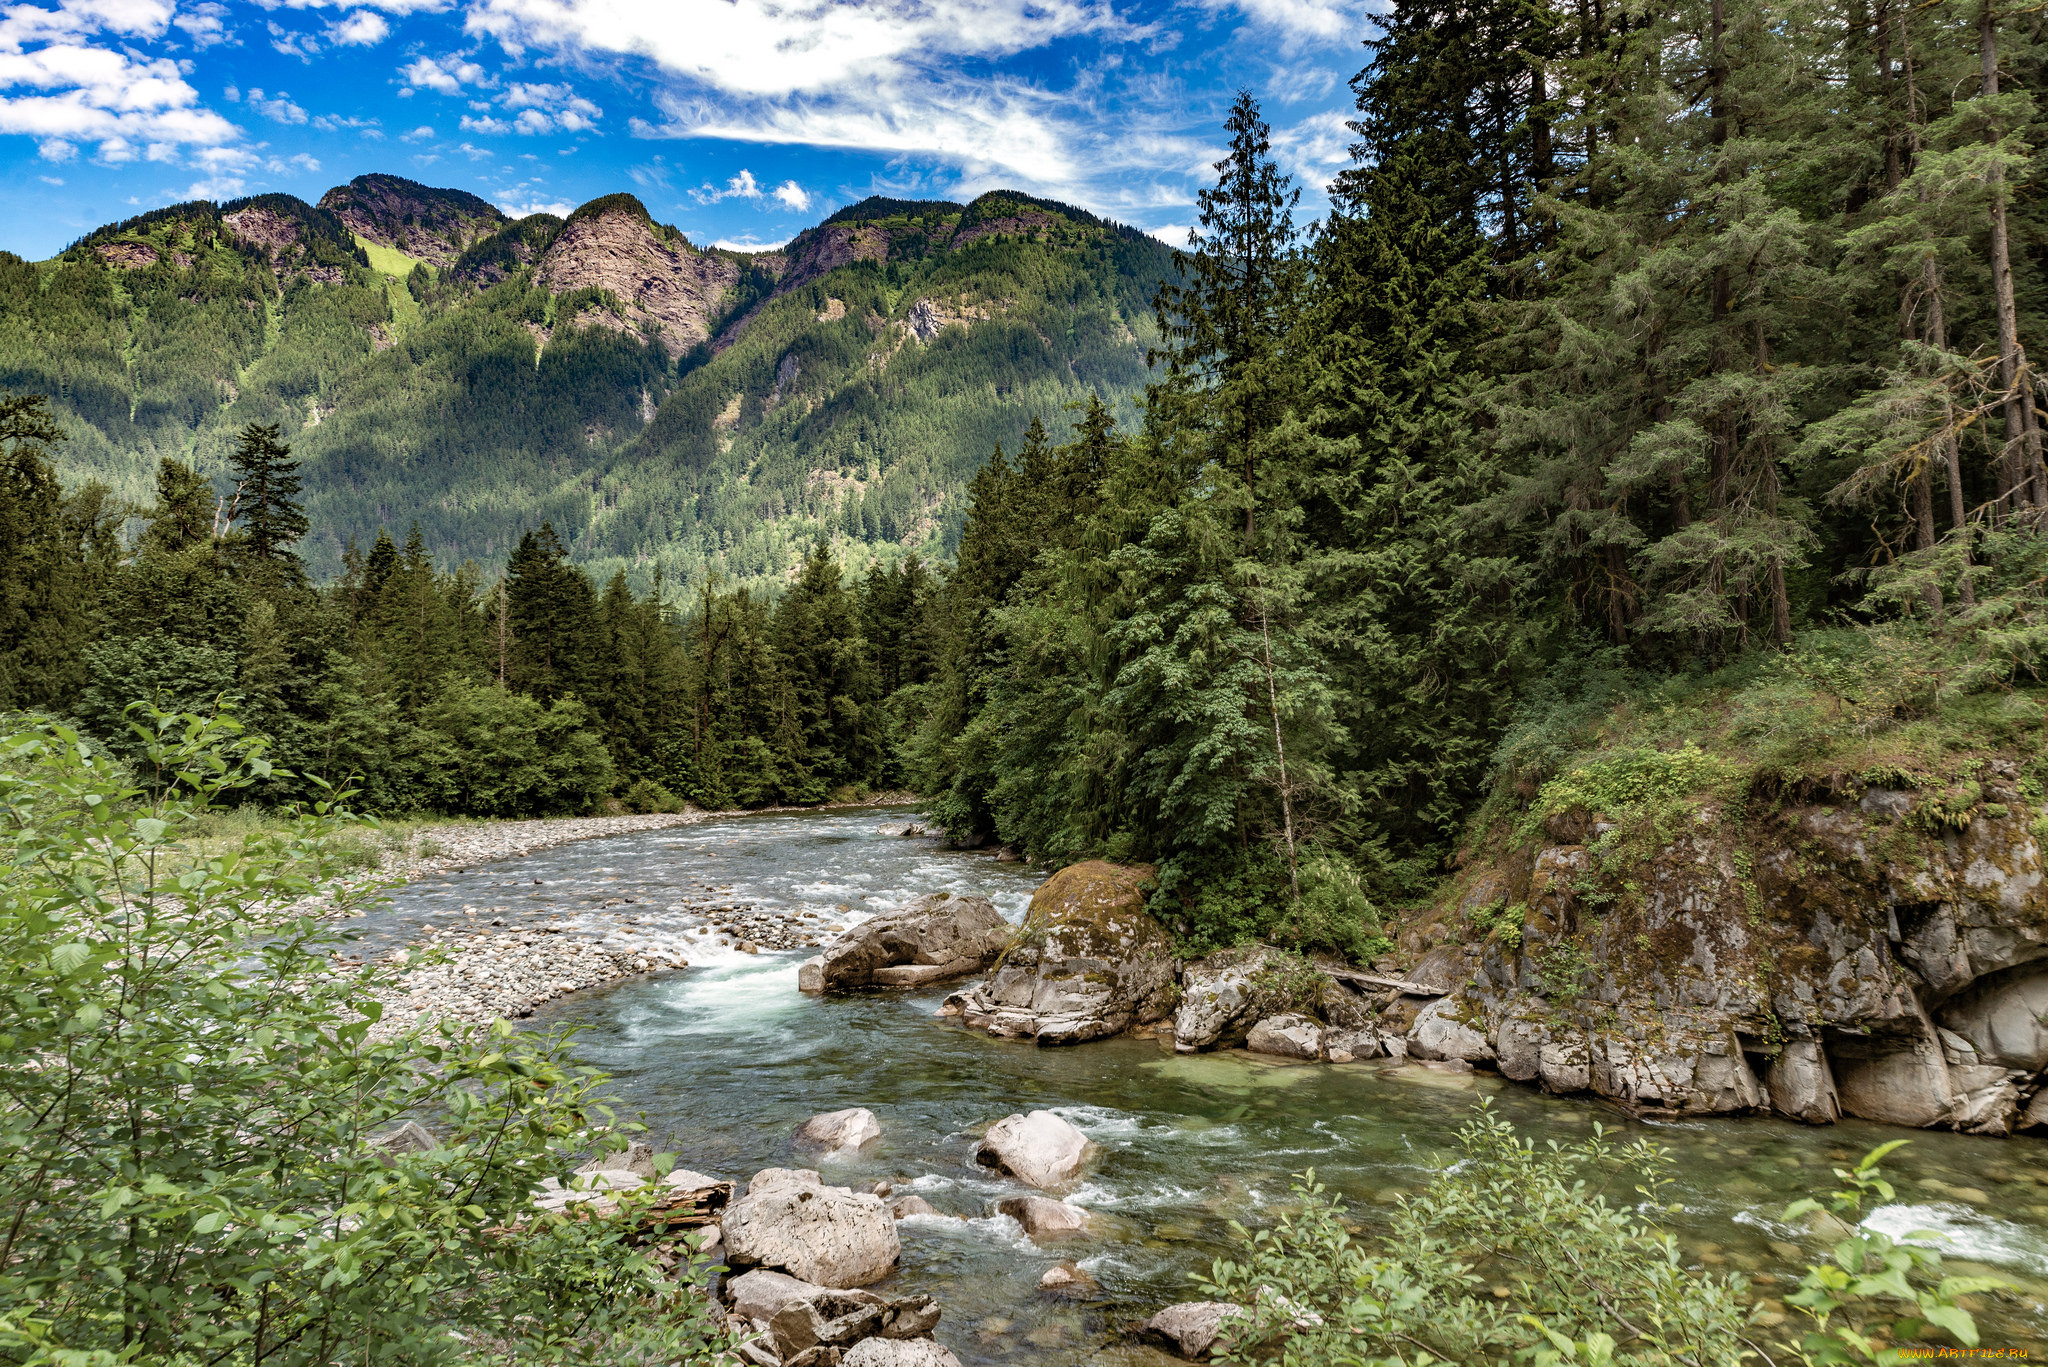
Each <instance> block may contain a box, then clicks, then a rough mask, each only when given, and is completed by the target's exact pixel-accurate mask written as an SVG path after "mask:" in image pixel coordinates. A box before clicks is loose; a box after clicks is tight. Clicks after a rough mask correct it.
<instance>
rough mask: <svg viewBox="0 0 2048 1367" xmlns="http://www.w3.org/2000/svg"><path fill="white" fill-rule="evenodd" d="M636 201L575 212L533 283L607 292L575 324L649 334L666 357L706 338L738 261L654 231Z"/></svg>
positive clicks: (553, 288) (550, 287)
mask: <svg viewBox="0 0 2048 1367" xmlns="http://www.w3.org/2000/svg"><path fill="white" fill-rule="evenodd" d="M620 198H621V199H624V197H623V196H621V197H620ZM637 207H638V206H637V205H632V204H624V203H622V204H616V205H608V206H606V207H603V208H600V209H597V210H596V211H595V212H586V211H579V212H578V214H577V216H576V217H574V218H572V219H570V220H569V222H568V223H567V224H566V225H565V226H564V227H563V229H562V231H561V232H560V233H558V234H557V235H556V236H555V238H554V240H553V241H552V242H550V243H549V244H548V247H547V250H546V251H545V252H544V253H542V255H541V258H540V266H539V268H538V270H537V271H536V272H535V274H534V281H535V283H536V284H538V285H540V286H541V287H542V288H543V289H546V290H550V291H552V292H553V293H556V294H566V293H568V292H570V291H572V290H580V289H600V290H604V291H606V292H607V293H609V294H610V295H611V296H612V297H613V298H614V299H616V300H617V301H618V302H617V306H616V307H603V306H593V307H591V308H588V309H585V310H584V311H583V313H582V314H580V315H579V316H578V318H577V319H576V320H575V321H576V322H577V323H579V324H581V325H583V326H591V325H597V326H605V327H614V328H617V329H618V330H620V331H622V332H642V331H646V332H652V333H654V334H656V335H658V336H659V337H660V338H661V340H662V342H663V343H664V344H665V345H666V346H667V347H668V351H669V355H670V356H672V357H673V356H681V355H682V354H683V353H685V352H687V351H689V350H690V349H691V348H692V347H695V346H696V345H698V344H699V343H700V342H703V341H705V340H706V339H707V338H709V337H710V335H711V325H712V324H713V323H714V322H715V321H716V320H717V318H718V316H719V314H720V312H721V309H722V307H723V306H724V303H725V298H726V295H727V293H728V291H730V290H731V289H732V288H733V286H734V285H735V284H737V283H738V281H739V275H740V271H739V267H738V266H737V265H736V264H734V263H733V262H732V261H730V260H728V259H727V258H725V257H723V256H718V255H715V254H710V253H704V252H699V251H697V250H696V249H695V248H693V247H692V246H691V245H690V244H689V243H688V242H687V241H685V240H684V239H683V238H682V237H681V236H680V235H674V234H667V233H662V232H658V231H657V230H656V229H655V228H654V226H653V224H652V223H651V222H649V220H648V218H647V216H646V213H645V211H644V210H642V211H638V212H636V209H637Z"/></svg>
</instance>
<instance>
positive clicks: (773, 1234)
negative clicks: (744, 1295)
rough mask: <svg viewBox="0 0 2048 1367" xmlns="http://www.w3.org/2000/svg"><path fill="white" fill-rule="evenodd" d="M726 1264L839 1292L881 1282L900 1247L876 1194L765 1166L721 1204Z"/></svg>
mask: <svg viewBox="0 0 2048 1367" xmlns="http://www.w3.org/2000/svg"><path fill="white" fill-rule="evenodd" d="M723 1228H724V1231H725V1246H726V1261H727V1262H728V1263H730V1264H731V1265H732V1266H734V1267H766V1268H773V1269H777V1270H780V1271H783V1272H787V1273H788V1274H790V1275H791V1276H793V1277H797V1278H799V1279H801V1280H803V1281H807V1282H812V1283H815V1284H816V1285H818V1286H824V1287H830V1288H833V1289H837V1290H843V1289H845V1288H848V1287H855V1286H866V1285H867V1284H868V1283H870V1282H875V1281H880V1280H881V1279H882V1278H883V1277H885V1276H887V1275H888V1274H889V1269H891V1268H892V1267H894V1266H895V1265H896V1259H897V1258H898V1256H900V1254H901V1253H902V1246H901V1244H899V1243H898V1242H897V1239H896V1222H895V1220H894V1219H893V1218H891V1216H890V1214H889V1208H888V1207H887V1206H886V1205H884V1204H883V1203H882V1198H881V1197H879V1196H873V1195H869V1194H867V1193H855V1192H853V1191H849V1190H848V1189H847V1188H845V1187H828V1186H825V1185H823V1184H822V1183H821V1182H820V1181H819V1180H818V1174H817V1173H815V1172H812V1171H810V1170H809V1169H789V1168H768V1169H765V1170H763V1171H762V1172H759V1173H756V1174H755V1175H754V1180H753V1181H752V1182H750V1183H748V1184H747V1194H746V1195H745V1196H742V1197H741V1198H740V1199H739V1200H737V1201H734V1202H733V1203H732V1205H731V1206H730V1207H728V1208H727V1209H726V1212H725V1219H724V1221H723Z"/></svg>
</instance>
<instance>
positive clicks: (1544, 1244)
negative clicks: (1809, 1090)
mask: <svg viewBox="0 0 2048 1367" xmlns="http://www.w3.org/2000/svg"><path fill="white" fill-rule="evenodd" d="M1459 1139H1460V1141H1461V1146H1462V1148H1463V1150H1464V1152H1463V1155H1462V1160H1461V1161H1460V1162H1458V1163H1456V1164H1453V1165H1451V1166H1449V1167H1446V1168H1445V1169H1443V1170H1442V1171H1440V1172H1439V1173H1438V1174H1437V1175H1436V1177H1435V1178H1434V1180H1432V1181H1431V1183H1430V1184H1429V1186H1428V1188H1427V1189H1426V1190H1424V1192H1423V1193H1422V1194H1421V1195H1420V1196H1417V1197H1415V1198H1414V1199H1412V1200H1409V1199H1403V1200H1402V1201H1401V1202H1400V1203H1399V1206H1398V1208H1397V1212H1396V1215H1395V1218H1394V1221H1393V1226H1392V1228H1391V1229H1390V1230H1389V1231H1388V1233H1387V1237H1386V1239H1385V1240H1384V1242H1383V1244H1382V1246H1381V1248H1380V1249H1378V1250H1375V1249H1373V1248H1371V1247H1368V1246H1367V1245H1365V1244H1363V1243H1361V1242H1359V1241H1358V1239H1357V1238H1356V1237H1355V1233H1354V1231H1355V1230H1356V1229H1357V1225H1355V1224H1354V1223H1352V1222H1350V1220H1349V1218H1348V1214H1347V1212H1346V1211H1345V1209H1344V1208H1343V1207H1342V1206H1341V1205H1340V1204H1338V1203H1337V1202H1336V1201H1335V1200H1334V1199H1333V1198H1331V1197H1330V1196H1329V1194H1328V1193H1327V1192H1325V1191H1324V1189H1323V1187H1322V1186H1321V1185H1320V1184H1318V1183H1317V1182H1316V1180H1315V1174H1314V1173H1313V1172H1308V1173H1305V1174H1302V1175H1301V1176H1300V1177H1298V1178H1297V1179H1296V1182H1295V1186H1294V1194H1295V1197H1296V1203H1297V1209H1296V1210H1295V1211H1294V1212H1293V1213H1289V1214H1286V1215H1283V1216H1282V1217H1281V1218H1280V1219H1279V1221H1278V1222H1277V1223H1276V1225H1275V1226H1274V1227H1273V1228H1272V1229H1267V1230H1261V1231H1258V1232H1257V1233H1249V1232H1247V1231H1245V1230H1244V1229H1243V1228H1242V1227H1234V1228H1236V1230H1237V1235H1238V1239H1239V1246H1240V1251H1239V1252H1238V1254H1237V1255H1236V1256H1235V1257H1232V1258H1221V1259H1218V1260H1216V1262H1215V1263H1214V1264H1213V1265H1212V1267H1211V1269H1210V1272H1209V1275H1208V1276H1207V1277H1198V1278H1197V1279H1196V1280H1197V1283H1198V1285H1200V1287H1201V1289H1202V1291H1203V1293H1204V1294H1205V1295H1207V1296H1209V1297H1212V1298H1214V1299H1216V1300H1221V1301H1228V1302H1232V1303H1234V1304H1236V1305H1238V1306H1241V1307H1243V1308H1242V1310H1241V1312H1240V1313H1238V1314H1236V1315H1232V1316H1230V1317H1228V1318H1226V1319H1225V1321H1224V1328H1225V1334H1224V1339H1223V1342H1222V1344H1221V1346H1220V1349H1219V1351H1220V1352H1221V1353H1222V1355H1223V1356H1224V1358H1225V1359H1226V1360H1227V1361H1230V1362H1233V1363H1243V1364H1247V1365H1249V1364H1252V1363H1261V1364H1271V1363H1277V1364H1280V1367H1427V1365H1428V1364H1432V1363H1452V1362H1455V1363H1478V1362H1489V1363H1492V1362H1499V1363H1506V1362H1526V1363H1532V1364H1534V1367H1560V1364H1566V1363H1584V1364H1605V1365H1608V1367H1615V1365H1618V1364H1623V1363H1627V1364H1632V1365H1634V1367H1680V1364H1684V1365H1685V1367H1737V1364H1741V1363H1751V1362H1795V1361H1796V1362H1800V1363H1803V1364H1805V1365H1806V1367H1821V1364H1843V1363H1863V1364H1870V1365H1871V1367H1880V1365H1881V1364H1887V1363H1897V1362H1900V1361H1903V1360H1904V1358H1903V1357H1902V1355H1901V1354H1900V1352H1899V1350H1898V1349H1896V1348H1894V1347H1891V1346H1889V1345H1891V1344H1899V1343H1906V1342H1909V1341H1911V1340H1913V1339H1915V1338H1925V1337H1927V1336H1928V1335H1929V1334H1930V1333H1938V1334H1946V1335H1948V1336H1950V1337H1952V1338H1953V1339H1954V1340H1955V1341H1956V1342H1958V1343H1960V1344H1962V1345H1963V1346H1964V1347H1974V1346H1975V1345H1976V1343H1977V1327H1976V1323H1975V1321H1974V1320H1973V1318H1972V1317H1971V1315H1970V1313H1969V1311H1968V1310H1967V1309H1965V1308H1964V1307H1963V1306H1962V1305H1960V1304H1958V1298H1959V1297H1962V1296H1965V1295H1968V1294H1971V1293H1973V1292H1980V1291H1988V1290H1993V1289H1997V1288H2008V1287H2010V1283H2008V1282H2006V1281H2004V1280H2003V1279H2001V1278H1997V1277H1948V1278H1944V1279H1942V1280H1941V1281H1939V1282H1938V1283H1936V1284H1933V1285H1929V1281H1930V1279H1931V1278H1932V1277H1933V1276H1935V1275H1937V1274H1938V1273H1939V1270H1940V1258H1939V1256H1938V1255H1937V1254H1935V1253H1933V1252H1931V1251H1930V1250H1928V1249H1926V1248H1923V1247H1913V1246H1908V1245H1902V1244H1898V1243H1895V1242H1893V1241H1892V1240H1891V1239H1889V1238H1887V1237H1886V1236H1885V1235H1883V1234H1880V1233H1877V1232H1875V1231H1868V1230H1862V1229H1856V1230H1852V1231H1850V1232H1849V1234H1848V1235H1847V1237H1845V1238H1844V1239H1843V1240H1841V1241H1840V1242H1839V1243H1838V1244H1837V1245H1836V1247H1835V1248H1834V1250H1833V1252H1832V1255H1831V1257H1830V1259H1829V1260H1828V1261H1827V1262H1824V1263H1820V1264H1818V1265H1815V1266H1812V1267H1809V1268H1808V1269H1807V1273H1806V1277H1805V1280H1804V1281H1802V1282H1801V1284H1800V1288H1799V1290H1798V1292H1796V1293H1795V1294H1793V1295H1791V1296H1788V1297H1787V1298H1786V1300H1787V1303H1789V1304H1791V1305H1794V1306H1797V1307H1798V1308H1800V1309H1801V1310H1802V1311H1804V1312H1805V1313H1806V1314H1807V1315H1808V1316H1809V1317H1810V1320H1811V1322H1812V1324H1813V1326H1814V1328H1813V1332H1811V1333H1809V1334H1807V1335H1806V1336H1805V1337H1804V1340H1803V1342H1802V1343H1800V1344H1798V1345H1792V1344H1773V1345H1764V1344H1760V1343H1758V1342H1757V1341H1756V1340H1757V1339H1758V1338H1759V1337H1760V1336H1761V1331H1760V1330H1759V1329H1757V1328H1754V1327H1752V1326H1751V1324H1750V1318H1751V1310H1750V1304H1749V1287H1748V1284H1747V1282H1746V1281H1745V1280H1744V1279H1743V1278H1742V1277H1741V1276H1740V1275H1729V1276H1715V1275H1708V1274H1702V1273H1695V1272H1692V1271H1690V1270H1688V1269H1687V1268H1686V1266H1685V1263H1684V1260H1683V1258H1682V1256H1681V1254H1680V1252H1679V1249H1678V1246H1677V1244H1676V1242H1675V1241H1674V1240H1673V1239H1672V1237H1671V1236H1670V1234H1668V1233H1666V1232H1664V1231H1662V1230H1659V1229H1658V1228H1656V1226H1655V1224H1654V1223H1653V1221H1654V1219H1655V1217H1656V1216H1657V1215H1658V1214H1660V1213H1663V1212H1665V1211H1676V1210H1677V1209H1678V1207H1676V1206H1668V1205H1666V1204H1665V1200H1664V1197H1663V1196H1662V1194H1661V1193H1662V1190H1663V1188H1664V1186H1665V1184H1666V1182H1667V1180H1668V1178H1667V1176H1666V1174H1667V1173H1668V1172H1669V1170H1670V1163H1671V1159H1670V1153H1669V1151H1668V1150H1666V1149H1663V1148H1661V1147H1658V1146H1656V1145H1653V1144H1650V1143H1648V1142H1647V1141H1637V1142H1635V1143H1632V1144H1628V1145H1625V1146H1620V1147H1617V1146H1615V1145H1613V1144H1611V1143H1609V1142H1608V1140H1607V1137H1606V1135H1605V1133H1604V1132H1603V1131H1602V1130H1601V1129H1600V1127H1599V1126H1598V1125H1596V1126H1594V1130H1593V1135H1592V1137H1591V1138H1590V1139H1587V1140H1585V1141H1583V1142H1581V1143H1578V1144H1572V1145H1559V1144H1557V1143H1555V1142H1552V1143H1550V1144H1548V1145H1546V1146H1544V1147H1542V1148H1538V1147H1537V1146H1536V1145H1535V1144H1534V1143H1532V1142H1530V1141H1528V1140H1525V1139H1521V1138H1519V1137H1518V1136H1517V1135H1516V1134H1515V1132H1514V1129H1513V1127H1512V1126H1510V1125H1509V1124H1508V1122H1507V1121H1505V1120H1503V1119H1502V1118H1501V1117H1500V1116H1498V1115H1496V1114H1495V1113H1494V1112H1493V1110H1492V1109H1491V1107H1490V1106H1488V1105H1487V1104H1486V1103H1484V1102H1482V1103H1481V1104H1480V1105H1479V1107H1478V1108H1477V1109H1476V1110H1475V1113H1474V1115H1473V1117H1472V1119H1471V1120H1470V1121H1468V1122H1467V1124H1466V1125H1465V1127H1464V1128H1463V1130H1462V1131H1461V1132H1460V1134H1459ZM1900 1142H1904V1141H1900ZM1897 1147H1898V1143H1892V1144H1887V1145H1884V1146H1883V1147H1881V1148H1879V1149H1877V1150H1875V1151H1873V1152H1872V1153H1871V1154H1870V1155H1869V1156H1868V1157H1866V1158H1865V1159H1864V1160H1863V1162H1862V1163H1861V1164H1860V1165H1859V1166H1858V1167H1856V1168H1855V1169H1853V1170H1848V1169H1841V1168H1838V1169H1836V1170H1835V1173H1836V1176H1837V1177H1839V1178H1841V1179H1842V1180H1843V1181H1844V1183H1845V1184H1846V1185H1845V1187H1844V1189H1843V1190H1841V1191H1838V1192H1836V1193H1834V1195H1833V1196H1832V1197H1831V1198H1830V1201H1831V1204H1832V1205H1833V1207H1834V1209H1835V1210H1836V1211H1837V1212H1842V1213H1847V1212H1851V1211H1854V1210H1855V1209H1856V1208H1857V1207H1858V1204H1859V1202H1860V1201H1861V1200H1862V1198H1863V1197H1865V1196H1866V1195H1876V1196H1879V1197H1881V1198H1882V1199H1884V1200H1890V1199H1892V1190H1891V1188H1890V1186H1889V1185H1888V1184H1886V1183H1885V1182H1884V1180H1883V1178H1882V1176H1881V1175H1880V1174H1879V1171H1878V1166H1877V1165H1878V1161H1879V1160H1880V1159H1882V1158H1883V1157H1884V1155H1885V1154H1887V1153H1889V1152H1890V1151H1891V1150H1893V1149H1895V1148H1897ZM1624 1186H1626V1188H1627V1191H1626V1194H1623V1190H1622V1189H1623V1187H1624ZM1609 1193H1613V1194H1615V1195H1616V1196H1617V1197H1618V1203H1610V1201H1609V1199H1608V1196H1609ZM1819 1208H1820V1203H1819V1202H1817V1201H1801V1202H1798V1203H1796V1204H1795V1205H1793V1206H1792V1208H1791V1209H1790V1210H1788V1211H1787V1212H1786V1214H1785V1218H1786V1219H1788V1220H1793V1219H1798V1218H1800V1217H1802V1216H1804V1215H1806V1214H1809V1213H1811V1212H1812V1211H1814V1210H1817V1209H1819ZM1907 1237H1908V1238H1911V1239H1914V1240H1915V1241H1916V1242H1918V1241H1922V1240H1928V1239H1933V1238H1936V1237H1938V1236H1936V1235H1932V1234H1927V1233H1922V1234H1917V1235H1909V1236H1907ZM1480 1287H1486V1288H1488V1290H1489V1291H1490V1292H1491V1294H1479V1293H1478V1292H1477V1288H1480ZM1503 1292H1504V1293H1505V1294H1503Z"/></svg>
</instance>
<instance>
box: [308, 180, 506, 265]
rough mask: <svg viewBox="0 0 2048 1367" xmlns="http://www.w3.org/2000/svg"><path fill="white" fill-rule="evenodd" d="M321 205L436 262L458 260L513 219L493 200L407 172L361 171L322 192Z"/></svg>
mask: <svg viewBox="0 0 2048 1367" xmlns="http://www.w3.org/2000/svg"><path fill="white" fill-rule="evenodd" d="M320 207H321V208H323V209H325V210H327V211H328V212H330V213H332V214H333V215H335V217H337V218H339V219H340V220H341V221H342V222H343V223H345V224H347V225H348V228H349V230H350V231H351V232H354V233H358V234H360V235H361V236H363V237H365V238H367V239H368V240H370V241H371V242H374V243H376V244H377V245H379V246H381V247H393V248H396V249H397V250H399V251H401V252H404V253H405V254H406V255H407V256H414V257H418V258H420V259H421V260H423V261H429V262H432V263H433V264H434V265H436V266H448V265H452V264H453V263H454V262H455V260H456V258H457V257H459V256H461V255H462V253H463V252H464V251H466V250H467V249H468V248H469V247H471V246H473V245H474V244H475V243H477V242H480V241H482V240H483V239H484V238H487V237H489V236H490V235H491V234H493V233H495V232H497V231H498V230H499V229H500V228H502V227H504V226H505V224H506V223H508V222H510V220H509V219H508V218H506V216H505V215H504V214H503V213H501V212H499V210H498V207H497V206H496V205H494V204H492V203H491V202H490V201H488V200H485V199H480V198H479V197H477V196H476V195H472V194H470V193H468V192H467V191H464V190H442V189H436V188H434V187H432V186H428V185H421V184H420V183H419V182H418V181H412V180H407V179H405V178H404V177H403V176H388V175H381V174H380V175H367V176H357V177H356V178H355V179H354V180H352V181H350V182H349V183H348V184H346V185H337V186H335V187H334V188H333V189H332V190H329V191H328V192H327V193H326V194H324V195H322V196H321V197H320Z"/></svg>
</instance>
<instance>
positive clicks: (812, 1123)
mask: <svg viewBox="0 0 2048 1367" xmlns="http://www.w3.org/2000/svg"><path fill="white" fill-rule="evenodd" d="M881 1137H882V1123H881V1122H880V1121H879V1120H876V1119H875V1113H874V1112H873V1111H870V1110H866V1109H864V1108H862V1107H859V1106H855V1107H853V1108H851V1109H849V1110H844V1111H827V1112H826V1113H825V1114H823V1115H814V1116H812V1117H811V1118H810V1119H809V1120H806V1121H805V1122H804V1123H803V1124H801V1125H799V1126H797V1127H796V1145H797V1147H798V1148H800V1149H817V1150H822V1151H825V1152H827V1153H839V1152H844V1151H847V1150H851V1149H858V1148H859V1147H861V1145H863V1144H871V1143H873V1142H874V1141H875V1140H877V1139H880V1138H881Z"/></svg>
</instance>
